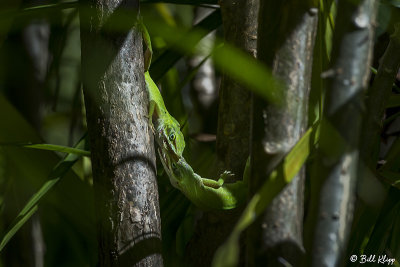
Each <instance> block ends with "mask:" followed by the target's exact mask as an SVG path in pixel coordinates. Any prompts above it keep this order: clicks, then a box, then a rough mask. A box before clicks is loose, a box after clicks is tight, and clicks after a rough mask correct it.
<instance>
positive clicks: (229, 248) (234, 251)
mask: <svg viewBox="0 0 400 267" xmlns="http://www.w3.org/2000/svg"><path fill="white" fill-rule="evenodd" d="M315 130H316V126H314V127H312V128H310V129H309V130H308V131H307V132H306V133H305V134H304V136H303V137H302V138H301V139H300V140H299V141H298V142H297V144H296V145H295V146H294V147H293V149H292V150H291V151H290V152H289V153H288V154H287V156H286V157H285V158H284V159H283V160H282V161H281V163H280V164H279V165H278V166H277V168H276V169H275V170H274V171H273V172H272V173H271V174H270V175H269V177H268V179H267V180H266V182H265V183H264V184H263V185H262V187H261V189H260V190H259V191H258V192H257V193H256V194H255V195H254V196H253V197H252V198H251V200H250V202H249V204H248V205H247V207H246V208H245V210H244V211H243V213H242V215H241V216H240V218H239V221H238V222H237V223H236V225H235V227H234V229H233V231H232V233H231V235H230V236H229V238H228V240H227V241H226V242H225V243H224V244H223V245H222V246H221V247H219V249H218V250H217V252H216V254H215V256H214V259H213V264H212V265H213V266H216V267H222V266H236V265H237V263H238V258H239V237H240V234H241V233H242V232H243V231H244V230H246V228H247V227H249V226H250V225H251V224H252V223H253V222H254V221H255V220H256V219H257V217H258V216H259V215H260V214H261V213H262V212H263V211H264V210H265V209H266V208H267V207H268V205H269V204H270V203H271V201H272V200H273V199H274V198H275V197H276V196H277V195H278V194H279V192H280V191H281V190H282V189H283V188H284V187H285V186H286V185H287V184H288V183H290V182H291V181H292V179H293V178H294V176H295V175H296V174H297V173H298V172H299V171H300V169H301V167H302V166H303V164H304V163H305V161H306V160H307V158H308V156H309V154H310V150H311V147H312V146H313V144H314V143H315V141H316V140H313V138H312V137H313V136H314V135H313V133H315Z"/></svg>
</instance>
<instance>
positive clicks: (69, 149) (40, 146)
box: [0, 143, 90, 157]
mask: <svg viewBox="0 0 400 267" xmlns="http://www.w3.org/2000/svg"><path fill="white" fill-rule="evenodd" d="M0 146H22V147H26V148H32V149H40V150H49V151H57V152H61V153H68V154H75V155H79V156H85V157H90V151H87V150H83V149H78V148H74V147H68V146H61V145H54V144H31V143H19V144H13V143H1V144H0Z"/></svg>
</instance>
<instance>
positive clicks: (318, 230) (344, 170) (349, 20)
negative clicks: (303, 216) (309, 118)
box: [305, 0, 376, 266]
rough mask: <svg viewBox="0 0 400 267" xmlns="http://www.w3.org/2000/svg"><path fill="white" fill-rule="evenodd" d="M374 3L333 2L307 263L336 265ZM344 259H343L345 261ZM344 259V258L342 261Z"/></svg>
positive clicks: (353, 168) (349, 200)
mask: <svg viewBox="0 0 400 267" xmlns="http://www.w3.org/2000/svg"><path fill="white" fill-rule="evenodd" d="M375 13H376V8H375V1H374V0H362V1H352V0H343V1H340V2H339V5H338V11H337V18H338V19H337V20H336V25H335V34H334V38H333V46H332V57H331V58H332V62H331V67H330V69H329V71H327V72H326V76H327V77H328V78H329V79H328V87H327V90H326V99H325V104H324V112H323V115H324V118H323V120H322V125H321V135H320V142H319V144H320V145H319V147H318V151H317V153H318V154H317V157H316V162H315V166H314V169H313V172H312V173H311V181H312V187H311V199H310V205H311V206H310V209H309V214H310V216H309V218H307V220H308V221H307V228H308V232H306V234H305V236H306V237H308V238H309V240H308V242H307V251H308V253H309V254H308V255H307V257H306V259H307V263H306V265H307V266H339V265H341V264H343V263H344V262H342V260H343V258H342V257H343V253H344V251H345V249H346V246H347V240H348V234H349V230H350V227H351V221H352V217H353V206H354V199H355V183H356V178H357V166H358V140H359V136H360V126H361V118H362V116H361V115H362V106H363V103H362V94H363V90H364V89H365V88H366V86H367V82H368V77H369V73H370V71H369V66H370V62H371V56H372V54H371V50H372V49H371V48H372V41H373V32H374V29H373V25H374V19H375ZM346 260H348V259H346ZM346 262H347V261H346Z"/></svg>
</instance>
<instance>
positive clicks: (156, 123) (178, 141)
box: [138, 21, 185, 157]
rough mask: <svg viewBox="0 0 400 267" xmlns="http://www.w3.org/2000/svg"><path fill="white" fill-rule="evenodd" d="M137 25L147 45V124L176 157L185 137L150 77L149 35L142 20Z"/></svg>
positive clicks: (165, 147) (161, 144) (151, 52)
mask: <svg viewBox="0 0 400 267" xmlns="http://www.w3.org/2000/svg"><path fill="white" fill-rule="evenodd" d="M138 26H139V29H140V31H141V32H142V36H143V40H144V42H145V43H146V46H147V49H146V52H145V64H144V69H145V73H144V77H145V81H146V87H147V90H148V92H149V103H150V106H149V115H148V116H149V124H150V127H151V129H152V130H153V132H154V137H155V139H156V142H157V144H158V145H159V146H160V147H161V148H162V149H163V150H168V151H169V152H170V153H172V154H174V155H176V156H177V157H181V156H182V152H183V150H184V149H185V138H184V136H183V134H182V132H181V130H180V125H179V122H178V121H177V120H176V119H175V118H174V117H172V116H171V115H170V114H169V112H168V110H167V108H166V107H165V104H164V100H163V98H162V96H161V94H160V91H159V90H158V87H157V85H156V84H155V83H154V81H153V80H152V79H151V77H150V73H149V68H150V64H151V58H152V55H153V49H152V46H151V40H150V35H149V33H148V32H147V29H146V27H145V26H144V25H143V22H142V21H139V22H138Z"/></svg>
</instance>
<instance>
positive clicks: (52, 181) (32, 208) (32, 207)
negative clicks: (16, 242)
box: [0, 138, 84, 251]
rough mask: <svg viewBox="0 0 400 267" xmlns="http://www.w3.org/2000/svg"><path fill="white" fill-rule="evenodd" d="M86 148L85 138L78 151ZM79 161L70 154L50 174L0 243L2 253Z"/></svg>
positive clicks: (76, 156)
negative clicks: (41, 202) (44, 197)
mask: <svg viewBox="0 0 400 267" xmlns="http://www.w3.org/2000/svg"><path fill="white" fill-rule="evenodd" d="M83 147H84V138H82V139H81V140H80V141H79V142H78V144H77V145H76V149H77V150H80V148H83ZM78 159H79V156H78V155H75V154H68V155H67V156H66V157H65V158H64V159H63V160H61V161H60V162H59V163H58V164H57V165H56V166H55V167H54V169H53V170H52V171H51V172H50V174H49V177H48V180H47V181H46V182H45V183H44V184H43V186H42V187H41V188H40V189H39V190H38V191H37V192H36V193H35V194H34V195H33V196H32V197H31V198H30V199H29V201H28V202H27V203H26V205H25V206H24V208H23V209H22V210H21V212H20V213H19V214H18V216H17V218H16V219H15V220H14V223H12V224H11V225H12V226H11V228H10V230H8V231H7V233H6V234H5V235H4V237H3V239H2V241H1V243H0V251H1V250H2V249H3V248H4V246H5V245H6V244H7V243H8V241H10V240H11V238H12V237H13V236H14V234H15V233H16V232H17V231H18V230H19V229H20V228H21V227H22V226H23V225H24V223H25V222H26V221H27V220H28V219H29V218H30V217H31V216H32V215H33V214H34V213H35V212H36V210H37V208H38V206H37V205H38V203H39V201H40V200H41V199H42V198H43V196H45V195H46V194H47V192H49V190H51V189H52V188H53V187H54V186H55V185H56V184H57V183H58V182H59V181H60V179H61V178H62V177H63V176H64V175H65V174H66V173H67V172H68V171H69V170H70V169H71V167H72V165H74V164H75V162H76V161H77V160H78Z"/></svg>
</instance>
